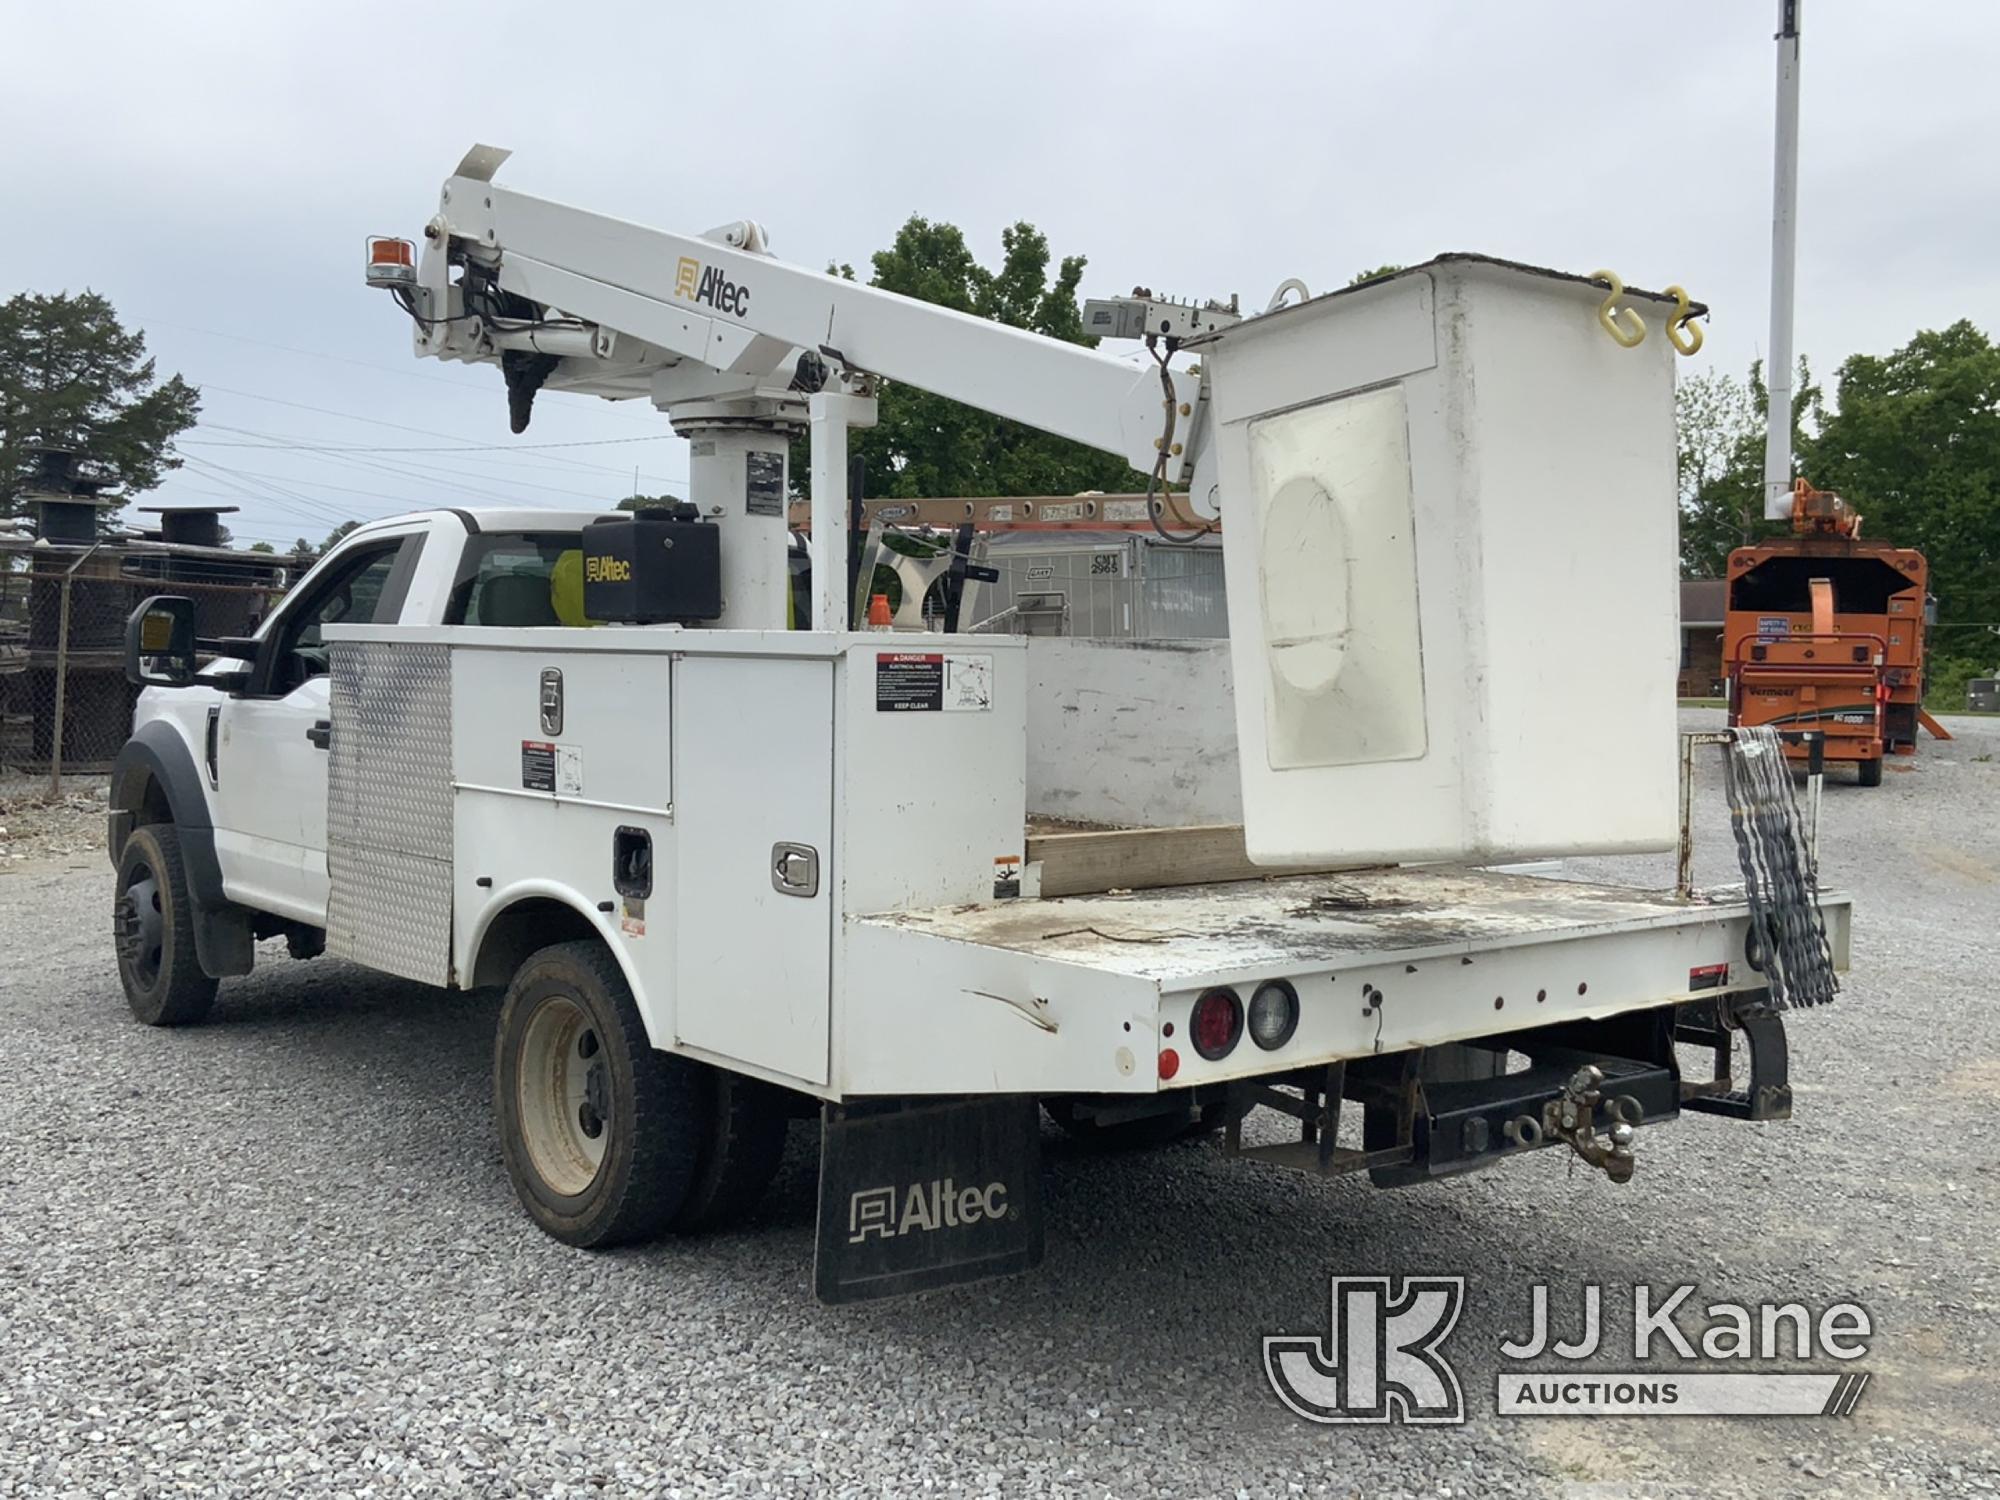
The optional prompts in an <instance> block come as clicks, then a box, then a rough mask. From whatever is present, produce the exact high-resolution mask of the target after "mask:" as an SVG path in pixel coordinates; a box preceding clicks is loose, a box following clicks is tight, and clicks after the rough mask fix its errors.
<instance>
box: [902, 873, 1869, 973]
mask: <svg viewBox="0 0 2000 1500" xmlns="http://www.w3.org/2000/svg"><path fill="white" fill-rule="evenodd" d="M1822 899H1823V905H1824V906H1826V907H1828V908H1833V909H1837V910H1838V911H1839V913H1840V914H1841V916H1842V917H1843V918H1844V915H1845V910H1846V907H1847V905H1848V898H1847V897H1846V896H1844V895H1838V894H1829V895H1826V896H1824V897H1823V898H1822ZM1748 915H1749V912H1748V908H1747V907H1746V906H1745V905H1744V902H1743V898H1742V888H1741V887H1740V886H1727V887H1722V888H1719V889H1716V890H1710V891H1701V892H1697V893H1696V894H1695V895H1694V897H1693V898H1692V899H1690V900H1686V901H1683V900H1680V899H1678V898H1677V897H1676V896H1675V895H1674V893H1673V892H1671V891H1656V890H1645V889H1640V888H1636V887H1630V886H1616V885H1602V884H1596V883H1587V882H1583V881H1573V880H1560V879H1551V878H1548V877H1544V876H1535V875H1516V874H1509V873H1506V872H1503V871H1498V870H1481V869H1465V868H1446V867H1415V868H1408V869H1382V870H1355V871H1344V872H1340V873H1336V874H1324V875H1288V876H1277V877H1272V878H1268V879H1263V880H1247V881H1230V882H1227V883H1225V884H1219V885H1198V886H1181V887H1176V888H1170V889H1161V890H1144V891H1130V892H1120V893H1112V894H1102V895H1087V896H1061V897H1056V898H1053V899H1048V900H1022V901H1003V902H996V903H994V904H992V905H990V906H986V905H982V906H969V907H968V906H957V907H939V908H932V909H930V910H925V911H911V912H887V913H883V914H881V915H879V916H870V917H866V918H863V919H862V920H863V921H865V922H868V923H873V924H880V925H884V926H890V927H902V928H914V929H918V930H921V931H924V932H928V933H931V934H933V935H935V936H937V937H941V938H945V939H947V940H950V941H953V942H961V943H974V944H979V945H981V946H985V947H994V948H1006V949H1011V950H1014V951H1016V952H1021V953H1032V954H1034V955H1036V956H1038V957H1042V958H1047V959H1054V960H1058V961H1061V962H1065V963H1073V964H1078V965H1082V966H1085V967H1088V968H1092V969H1097V970H1102V971H1109V972H1111V973H1116V974H1123V975H1129V976H1132V977H1134V978H1149V979H1155V980H1158V981H1159V982H1160V983H1161V985H1162V987H1163V988H1175V987H1178V985H1179V984H1181V983H1186V982H1192V981H1197V980H1200V979H1203V978H1205V977H1207V976H1209V975H1211V974H1213V973H1215V972H1216V971H1217V970H1218V969H1221V968H1232V969H1233V968H1269V969H1275V970H1288V969H1294V968H1327V969H1336V970H1337V969H1343V968H1348V967H1351V966H1354V965H1357V964H1379V963H1383V962H1397V961H1412V960H1422V959H1430V960H1435V959H1437V958H1440V957H1452V956H1467V955H1473V954H1478V953H1486V952H1492V951H1494V950H1496V949H1503V948H1514V947H1521V946H1525V945H1530V944H1540V943H1547V942H1551V941H1561V940H1565V939H1571V938H1583V937H1590V936H1595V935H1600V934H1608V933H1618V932H1632V931H1640V930H1644V929H1650V928H1667V927H1676V928H1677V927H1688V926H1706V925H1722V924H1727V923H1730V922H1732V921H1734V922H1741V921H1744V920H1746V919H1747V917H1748ZM1835 925H1837V926H1838V928H1839V930H1840V934H1841V938H1842V941H1841V942H1840V943H1839V944H1838V945H1837V947H1836V955H1835V956H1836V960H1837V961H1838V962H1840V963H1841V965H1842V966H1843V967H1844V960H1845V942H1844V937H1845V922H1844V920H1841V921H1839V922H1837V923H1836V924H1835ZM1830 935H1831V934H1830Z"/></svg>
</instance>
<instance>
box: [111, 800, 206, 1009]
mask: <svg viewBox="0 0 2000 1500" xmlns="http://www.w3.org/2000/svg"><path fill="white" fill-rule="evenodd" d="M116 890H117V895H116V897H115V901H114V905H113V907H112V916H111V930H112V934H113V936H114V937H115V938H116V939H117V944H118V981H119V983H120V984H122V985H123V986H124V987H125V1003H126V1004H127V1005H129V1006H131V1007H132V1014H133V1015H135V1016H137V1017H138V1018H139V1019H140V1020H142V1021H144V1022H145V1023H146V1024H147V1025H148V1026H189V1025H192V1024H193V1023H195V1022H196V1021H199V1020H201V1019H203V1018H204V1017H205V1016H207V1014H208V1011H209V1007H210V1006H212V1005H213V1004H214V1003H215V985H216V982H215V980H213V979H212V978H210V977H209V976H208V975H206V974H204V973H202V971H201V963H200V961H199V960H198V959H197V958H196V957H195V947H194V898H193V897H192V896H190V895H189V894H188V883H187V870H186V867H185V866H184V865H183V864H182V862H181V841H180V836H179V834H177V833H176V832H175V831H174V826H173V825H172V824H171V823H147V824H143V825H142V826H140V827H138V828H135V829H133V830H132V835H131V837H130V838H128V839H126V840H125V848H124V851H123V852H122V853H121V854H120V855H119V856H118V880H117V886H116Z"/></svg>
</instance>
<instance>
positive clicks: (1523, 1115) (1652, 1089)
mask: <svg viewBox="0 0 2000 1500" xmlns="http://www.w3.org/2000/svg"><path fill="white" fill-rule="evenodd" d="M1739 1035H1741V1036H1742V1037H1743V1038H1744V1039H1745V1040H1746V1041H1747V1042H1748V1047H1747V1049H1746V1054H1745V1055H1746V1057H1747V1065H1748V1072H1747V1074H1746V1075H1745V1076H1741V1077H1739V1076H1735V1075H1733V1074H1732V1072H1731V1066H1732V1047H1733V1042H1734V1039H1735V1038H1736V1037H1737V1036H1739ZM1682 1047H1693V1048H1698V1049H1706V1050H1708V1051H1709V1052H1710V1054H1711V1058H1712V1063H1711V1066H1710V1068H1709V1070H1708V1071H1709V1076H1706V1077H1702V1078H1698V1079H1694V1080H1690V1079H1688V1078H1686V1077H1684V1076H1683V1073H1682V1067H1681V1056H1680V1050H1679V1049H1680V1048H1682ZM1482 1053H1483V1054H1484V1055H1486V1056H1487V1057H1489V1058H1490V1059H1491V1060H1492V1064H1493V1066H1492V1067H1491V1068H1490V1069H1486V1070H1484V1073H1485V1076H1470V1077H1466V1076H1461V1077H1455V1078H1439V1077H1436V1076H1434V1073H1435V1070H1434V1069H1433V1068H1431V1067H1430V1066H1429V1060H1428V1059H1427V1058H1426V1056H1425V1054H1424V1053H1423V1052H1422V1051H1421V1050H1420V1051H1416V1052H1413V1053H1406V1054H1404V1055H1402V1056H1400V1057H1396V1058H1379V1059H1368V1060H1365V1061H1360V1062H1349V1063H1339V1064H1334V1065H1333V1066H1331V1067H1329V1068H1327V1069H1324V1070H1302V1071H1300V1072H1298V1073H1296V1074H1293V1075H1290V1076H1287V1077H1285V1078H1282V1079H1276V1080H1246V1081H1241V1082H1238V1083H1233V1084H1229V1085H1226V1086H1225V1089H1224V1093H1223V1099H1224V1102H1225V1107H1226V1110H1227V1118H1228V1121H1229V1125H1228V1137H1227V1144H1228V1150H1229V1151H1230V1153H1231V1154H1232V1155H1236V1156H1240V1157H1243V1158H1244V1159H1246V1160H1250V1161H1260V1162H1263V1163H1265V1164H1267V1165H1271V1166H1279V1167H1286V1168H1290V1169H1293V1170H1297V1171H1304V1172H1310V1173H1313V1174H1315V1175H1319V1176H1337V1175H1340V1174H1343V1173H1347V1172H1354V1171H1362V1170H1365V1171H1367V1172H1368V1173H1369V1175H1370V1177H1371V1178H1372V1180H1373V1181H1374V1182H1375V1183H1376V1185H1377V1186H1380V1187H1404V1186H1408V1185H1410V1184H1413V1183H1418V1182H1424V1181H1428V1180H1430V1179H1431V1178H1435V1177H1446V1176H1451V1175H1454V1174H1456V1173H1460V1172H1468V1171H1474V1170H1477V1169H1479V1168H1482V1167H1489V1166H1495V1165H1498V1164H1499V1163H1500V1162H1502V1161H1504V1160H1506V1159H1507V1158H1509V1157H1514V1156H1520V1155H1524V1154H1526V1153H1528V1152H1531V1151H1538V1150H1544V1149H1547V1148H1550V1147H1555V1146H1565V1145H1568V1146H1573V1147H1575V1148H1576V1149H1577V1152H1578V1154H1579V1156H1582V1157H1583V1158H1584V1159H1585V1160H1586V1161H1589V1162H1590V1163H1591V1164H1592V1165H1593V1166H1597V1167H1600V1168H1602V1169H1604V1170H1605V1171H1607V1172H1608V1173H1609V1175H1611V1176H1612V1178H1613V1179H1614V1180H1616V1181H1621V1182H1622V1181H1624V1180H1625V1179H1626V1178H1628V1177H1629V1176H1631V1175H1632V1171H1633V1166H1634V1162H1635V1155H1634V1153H1633V1151H1632V1149H1631V1138H1632V1137H1633V1136H1634V1135H1635V1134H1636V1132H1637V1131H1638V1130H1639V1129H1640V1128H1642V1127H1644V1126H1648V1125H1658V1124H1662V1123H1664V1122H1665V1121H1668V1120H1672V1119H1676V1118H1678V1117H1679V1115H1680V1112H1681V1111H1682V1110H1683V1109H1687V1110H1694V1111H1697V1112H1700V1113H1706V1114H1716V1115H1722V1116H1725V1117H1728V1118H1733V1119H1744V1120H1776V1119H1785V1118H1788V1117H1789V1116H1790V1114H1791V1099H1792V1096H1791V1081H1790V1075H1789V1067H1790V1061H1789V1053H1788V1049H1787V1047H1786V1043H1785V1031H1784V1020H1783V1018H1782V1017H1781V1016H1779V1015H1777V1014H1776V1013H1774V1012H1772V1011H1771V1010H1770V1009H1769V1006H1768V997H1767V996H1765V995H1762V994H1752V995H1726V996H1722V997H1719V998H1717V999H1714V1000H1701V1001H1689V1002H1685V1003H1682V1004H1678V1005H1666V1006H1661V1007H1658V1008H1657V1009H1655V1010H1653V1011H1650V1012H1645V1013H1641V1014H1636V1015H1625V1016H1620V1017H1617V1018H1615V1019H1613V1020H1610V1021H1603V1022H1591V1023H1581V1024H1568V1025H1559V1026H1553V1027H1544V1028H1539V1029H1537V1030H1535V1031H1531V1032H1526V1033H1516V1034H1512V1035H1508V1036H1505V1037H1498V1038H1485V1039H1481V1041H1480V1042H1478V1043H1475V1044H1473V1046H1472V1048H1469V1049H1467V1055H1470V1056H1475V1057H1476V1056H1479V1055H1481V1054H1482ZM1510 1055H1525V1057H1526V1058H1527V1060H1528V1061H1527V1066H1526V1067H1525V1068H1524V1069H1522V1070H1519V1071H1515V1072H1505V1071H1502V1070H1503V1069H1504V1068H1505V1066H1506V1063H1507V1059H1508V1058H1509V1056H1510ZM1580 1070H1587V1073H1586V1072H1584V1071H1580ZM1459 1071H1461V1072H1462V1071H1464V1070H1463V1069H1461V1070H1459ZM1473 1071H1474V1072H1479V1071H1481V1070H1479V1069H1474V1070H1473ZM1586 1076H1588V1077H1589V1078H1590V1079H1591V1082H1590V1086H1589V1089H1588V1090H1587V1091H1584V1090H1581V1089H1580V1088H1579V1083H1580V1082H1581V1081H1582V1080H1583V1079H1584V1078H1585V1077H1586ZM1357 1105H1358V1106H1359V1113H1360V1114H1361V1117H1362V1118H1361V1128H1360V1130H1359V1131H1358V1132H1356V1131H1354V1130H1352V1129H1350V1130H1349V1131H1348V1132H1347V1139H1346V1140H1345V1141H1343V1140H1342V1138H1341V1137H1342V1131H1341V1117H1342V1113H1343V1110H1344V1109H1346V1108H1347V1107H1348V1106H1357ZM1260 1108H1261V1109H1268V1110H1273V1111H1276V1112H1277V1113H1278V1114H1280V1115H1285V1116H1290V1117H1291V1118H1292V1119H1293V1120H1295V1121H1297V1126H1298V1128H1297V1135H1296V1138H1295V1139H1291V1140H1285V1141H1276V1142H1273V1141H1269V1140H1268V1139H1266V1140H1263V1141H1261V1142H1257V1143H1253V1142H1252V1141H1251V1140H1250V1139H1249V1137H1248V1134H1247V1133H1246V1131H1245V1128H1244V1127H1245V1122H1246V1121H1247V1120H1248V1119H1249V1118H1250V1116H1251V1115H1252V1114H1253V1112H1254V1111H1257V1110H1259V1109H1260ZM1619 1125H1624V1126H1629V1127H1631V1129H1630V1130H1629V1131H1626V1132H1624V1137H1625V1138H1624V1140H1623V1141H1622V1142H1620V1143H1619V1146H1618V1149H1617V1150H1616V1151H1614V1150H1612V1149H1611V1148H1612V1145H1613V1138H1614V1137H1613V1132H1614V1128H1615V1127H1616V1126H1619ZM1261 1134H1265V1135H1268V1132H1262V1133H1261ZM1356 1134H1358V1135H1359V1137H1360V1143H1359V1144H1358V1145H1357V1144H1354V1136H1355V1135H1356Z"/></svg>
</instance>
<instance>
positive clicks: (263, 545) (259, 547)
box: [250, 542, 278, 552]
mask: <svg viewBox="0 0 2000 1500" xmlns="http://www.w3.org/2000/svg"><path fill="white" fill-rule="evenodd" d="M250 550H251V551H252V552H276V551H277V550H278V549H277V548H276V547H273V546H272V545H271V544H270V543H269V542H252V543H251V544H250Z"/></svg>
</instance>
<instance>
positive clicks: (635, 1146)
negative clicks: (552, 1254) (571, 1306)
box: [493, 941, 713, 1248]
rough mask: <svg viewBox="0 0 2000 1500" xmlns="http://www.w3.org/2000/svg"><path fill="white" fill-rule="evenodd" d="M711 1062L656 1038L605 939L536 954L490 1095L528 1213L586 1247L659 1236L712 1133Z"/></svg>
mask: <svg viewBox="0 0 2000 1500" xmlns="http://www.w3.org/2000/svg"><path fill="white" fill-rule="evenodd" d="M711 1099H712V1090H711V1087H710V1083H709V1079H708V1077H707V1076H706V1070H704V1069H702V1068H701V1067H699V1066H698V1065H696V1064H694V1063H692V1062H689V1061H687V1060H686V1059H684V1058H679V1057H674V1056H672V1055H670V1054H668V1053H665V1052H659V1051H656V1050H654V1048H653V1045H652V1043H651V1041H649V1040H648V1039H647V1036H646V1026H645V1023H644V1022H643V1021H641V1020H640V1018H639V1010H638V1007H637V1006H636V1005H634V1004H633V1003H632V992H631V990H630V989H629V988H628V987H627V986H626V983H625V976H624V975H623V974H622V973H620V972H619V968H618V964H617V962H616V960H614V959H613V958H612V956H611V955H610V954H609V953H608V952H606V951H605V949H604V948H603V947H602V946H601V945H600V944H598V943H595V942H590V941H583V942H572V943H558V944H556V945H554V946H553V947H549V948H544V949H542V950H541V951H540V952H538V953H535V954H534V955H532V956H531V957H530V958H529V959H528V961H527V962H526V963H524V964H523V965H522V966H521V968H520V971H519V972H518V973H516V974H515V976H514V982H513V983H512V984H511V985H509V986H508V987H507V999H506V1002H505V1004H504V1005H503V1006H502V1007H501V1011H500V1035H499V1040H498V1043H497V1045H496V1047H495V1049H494V1067H493V1100H494V1106H495V1111H496V1113H497V1114H498V1115H499V1117H500V1147H501V1151H502V1152H503V1154H504V1155H505V1157H506V1159H507V1173H508V1175H509V1176H510V1177H512V1178H513V1179H514V1190H515V1191H516V1192H517V1193H518V1194H520V1198H521V1203H522V1205H523V1206H524V1207H525V1208H526V1209H527V1210H528V1213H529V1215H530V1217H532V1218H533V1219H534V1221H535V1222H536V1223H537V1224H539V1225H541V1226H542V1228H543V1229H545V1230H547V1231H548V1232H549V1233H550V1234H552V1235H554V1236H555V1237H556V1238H557V1239H559V1240H562V1241H563V1242H564V1243H565V1244H570V1245H579V1246H584V1247H586V1248H598V1247H604V1246H610V1245H622V1244H630V1243H632V1242H634V1241H639V1240H648V1239H653V1238H655V1237H657V1236H658V1235H660V1234H662V1233H664V1232H665V1231H666V1230H668V1229H669V1228H671V1227H672V1226H673V1225H674V1222H675V1220H676V1218H677V1216H679V1215H680V1214H681V1213H682V1212H683V1210H684V1209H685V1208H686V1207H687V1204H688V1199H689V1194H690V1190H691V1189H692V1188H693V1187H694V1186H695V1184H696V1181H697V1173H698V1172H699V1170H700V1168H701V1166H702V1159H703V1152H704V1150H705V1149H706V1148H707V1147H708V1145H709V1138H710V1135H711V1124H712V1118H713V1116H712V1103H711Z"/></svg>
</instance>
